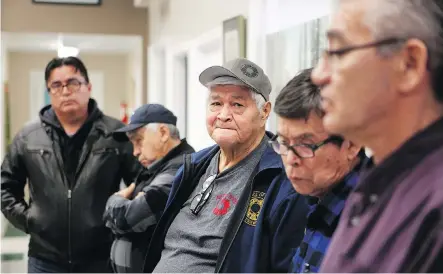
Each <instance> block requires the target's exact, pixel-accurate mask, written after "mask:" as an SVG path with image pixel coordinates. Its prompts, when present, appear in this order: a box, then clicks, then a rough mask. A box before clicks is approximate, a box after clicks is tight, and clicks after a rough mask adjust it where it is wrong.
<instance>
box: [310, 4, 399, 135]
mask: <svg viewBox="0 0 443 274" xmlns="http://www.w3.org/2000/svg"><path fill="white" fill-rule="evenodd" d="M374 2H377V1H375V0H370V1H368V0H359V1H357V2H356V1H342V2H341V4H340V6H339V9H338V11H337V12H336V13H335V14H334V15H333V17H332V23H331V26H330V29H329V31H328V43H329V50H339V49H343V48H346V47H349V46H354V45H362V44H366V43H371V42H375V39H374V38H373V36H372V34H371V32H370V30H369V28H368V27H366V25H365V24H364V21H363V20H364V18H365V16H366V11H367V10H369V9H372V8H373V7H374V6H373V5H374ZM387 38H391V37H387ZM392 60H393V58H387V57H382V56H380V55H379V54H377V49H376V47H367V48H364V49H358V50H353V51H349V52H347V53H345V54H341V55H333V56H330V58H323V59H322V60H321V61H320V62H319V64H318V65H317V66H316V68H315V69H314V70H313V73H312V80H313V82H314V83H315V84H316V85H319V86H321V87H322V89H321V95H322V97H323V107H324V110H325V112H326V115H325V117H324V125H325V127H326V129H327V130H328V131H330V132H332V133H336V134H342V135H344V136H352V135H353V134H354V133H355V132H359V131H364V130H365V129H366V128H369V127H371V126H372V125H375V124H377V122H378V121H380V120H381V119H383V117H384V116H385V115H386V113H387V112H388V111H389V109H390V106H392V105H393V104H394V103H395V100H396V96H397V94H396V90H395V81H396V76H395V70H393V65H394V63H393V61H392ZM349 133H351V134H349Z"/></svg>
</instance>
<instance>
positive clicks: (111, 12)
mask: <svg viewBox="0 0 443 274" xmlns="http://www.w3.org/2000/svg"><path fill="white" fill-rule="evenodd" d="M133 2H134V1H133V0H102V4H101V5H100V6H80V5H79V6H75V5H54V4H34V3H33V2H32V0H1V30H2V31H8V32H59V33H90V34H117V35H140V36H141V37H143V54H142V58H143V100H142V102H146V100H147V98H146V95H147V92H146V87H147V45H148V16H147V15H148V12H147V9H146V8H136V7H134V3H133Z"/></svg>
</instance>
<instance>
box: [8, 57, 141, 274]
mask: <svg viewBox="0 0 443 274" xmlns="http://www.w3.org/2000/svg"><path fill="white" fill-rule="evenodd" d="M45 80H46V85H47V88H48V92H49V94H50V98H51V105H48V106H46V107H44V108H43V109H42V110H41V111H40V121H38V122H35V123H32V124H30V125H27V126H25V127H24V128H23V129H22V130H21V131H20V132H19V133H18V134H17V135H16V136H15V138H14V140H13V142H12V144H11V146H10V148H9V151H8V153H7V155H6V157H5V159H4V161H3V164H2V166H1V178H2V182H1V198H2V212H3V214H4V215H5V216H6V218H7V219H8V220H9V221H10V222H11V223H12V224H13V225H14V226H16V227H17V228H19V229H20V230H23V231H25V232H26V233H29V234H30V236H31V239H30V243H29V252H28V254H29V261H28V271H29V272H30V273H42V272H47V273H55V272H58V273H60V272H65V273H67V272H110V271H111V268H110V267H109V263H108V261H109V252H110V247H111V244H112V233H111V231H110V230H109V229H108V228H106V227H105V225H104V223H103V220H102V216H103V212H104V209H105V205H106V201H107V199H108V198H109V196H110V195H112V194H113V193H115V192H116V191H117V190H118V188H119V183H120V181H121V179H124V181H125V182H126V183H127V184H129V183H130V182H132V180H133V179H134V178H135V176H136V175H137V174H138V173H139V172H140V171H141V170H142V166H141V165H140V164H139V163H138V162H137V159H136V158H134V157H133V156H132V153H131V152H132V147H131V144H130V143H129V142H126V143H118V142H116V141H115V140H113V138H112V136H111V134H112V132H113V131H114V130H116V129H118V128H120V127H122V126H123V124H122V123H121V122H119V121H118V120H116V119H113V118H111V117H108V116H106V115H104V114H103V113H102V112H101V111H100V110H99V109H98V108H97V104H96V102H95V101H94V100H93V99H91V98H90V93H91V83H90V82H89V78H88V72H87V70H86V67H85V65H84V64H83V63H82V61H81V60H80V59H78V58H76V57H67V58H55V59H53V60H51V61H50V62H49V63H48V65H47V66H46V70H45ZM27 181H28V182H29V192H30V200H29V204H28V203H26V202H25V200H24V187H25V184H26V182H27Z"/></svg>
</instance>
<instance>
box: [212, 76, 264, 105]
mask: <svg viewBox="0 0 443 274" xmlns="http://www.w3.org/2000/svg"><path fill="white" fill-rule="evenodd" d="M225 85H233V86H239V87H242V88H245V89H247V90H248V91H249V94H250V95H251V98H252V100H254V102H255V105H256V106H257V108H258V110H259V111H260V113H261V112H262V111H263V107H264V105H265V104H266V100H265V98H264V97H263V96H262V95H261V94H259V93H257V92H255V91H254V90H253V89H251V88H250V87H249V86H248V85H246V84H245V83H243V82H242V81H241V80H239V79H237V78H234V77H231V76H224V77H218V78H216V79H214V80H213V81H211V82H209V83H208V84H206V87H207V88H208V89H209V90H211V89H212V88H214V87H216V86H225Z"/></svg>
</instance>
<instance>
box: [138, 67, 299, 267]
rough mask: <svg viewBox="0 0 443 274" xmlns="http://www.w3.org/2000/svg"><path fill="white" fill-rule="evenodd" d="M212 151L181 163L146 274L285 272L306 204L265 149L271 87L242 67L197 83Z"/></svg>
mask: <svg viewBox="0 0 443 274" xmlns="http://www.w3.org/2000/svg"><path fill="white" fill-rule="evenodd" d="M200 82H201V83H202V84H203V85H205V86H206V87H208V89H209V98H208V103H207V114H206V118H207V119H206V122H207V129H208V133H209V135H210V136H211V138H212V139H213V140H214V141H215V142H216V144H217V145H215V146H213V147H210V148H207V149H204V150H202V151H200V152H198V153H196V154H193V155H192V156H191V155H189V156H187V157H186V159H185V163H184V167H183V168H182V169H180V171H179V173H178V174H177V176H176V178H175V179H174V182H173V186H172V190H171V194H170V196H169V200H168V203H167V205H166V209H165V212H164V214H163V216H162V218H161V219H160V221H159V223H158V225H157V228H156V230H155V232H154V235H153V238H152V239H153V240H152V242H151V244H150V247H149V251H148V255H147V256H146V267H145V271H146V272H151V271H153V272H188V273H189V272H214V271H215V272H286V271H287V270H288V267H289V265H290V261H291V258H292V255H293V251H294V249H295V248H296V247H297V246H298V244H299V242H300V241H301V239H302V237H303V230H304V227H305V222H306V214H307V204H306V201H305V198H304V197H303V196H301V195H299V194H298V193H296V192H295V191H294V189H293V188H292V186H291V183H290V182H289V180H288V179H287V178H286V176H285V173H284V167H283V164H282V161H281V158H280V156H279V155H278V154H277V153H275V152H274V151H273V149H272V148H271V147H270V146H268V145H267V143H268V141H269V140H270V136H269V134H267V133H266V132H265V124H266V120H267V118H268V116H269V113H270V111H271V103H270V102H269V94H270V92H271V83H270V82H269V79H268V77H267V76H266V75H265V74H264V72H263V70H262V69H261V68H260V67H259V66H257V65H256V64H254V63H252V62H250V61H248V60H246V59H236V60H233V61H230V62H228V63H227V64H226V65H225V66H223V67H221V66H214V67H210V68H208V69H206V70H205V71H203V72H202V74H201V75H200Z"/></svg>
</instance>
